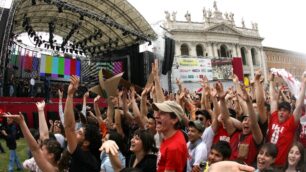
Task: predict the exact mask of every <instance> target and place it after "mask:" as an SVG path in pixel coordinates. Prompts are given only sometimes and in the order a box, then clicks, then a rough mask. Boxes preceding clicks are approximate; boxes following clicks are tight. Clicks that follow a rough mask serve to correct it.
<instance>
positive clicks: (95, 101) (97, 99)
mask: <svg viewBox="0 0 306 172" xmlns="http://www.w3.org/2000/svg"><path fill="white" fill-rule="evenodd" d="M99 100H100V95H97V97H95V98H94V103H97V102H98V101H99Z"/></svg>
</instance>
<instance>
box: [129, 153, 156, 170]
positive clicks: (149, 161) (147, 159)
mask: <svg viewBox="0 0 306 172" xmlns="http://www.w3.org/2000/svg"><path fill="white" fill-rule="evenodd" d="M135 158H136V157H135V155H132V157H131V160H130V163H129V167H133V164H134V161H135ZM156 161H157V156H156V155H154V154H147V155H145V156H144V157H143V159H142V160H141V161H140V162H138V164H137V165H136V166H135V168H138V169H141V170H142V171H143V172H156Z"/></svg>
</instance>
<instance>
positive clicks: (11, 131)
mask: <svg viewBox="0 0 306 172" xmlns="http://www.w3.org/2000/svg"><path fill="white" fill-rule="evenodd" d="M5 131H6V133H7V137H6V138H5V139H6V145H7V147H8V148H9V149H10V150H15V149H16V147H17V144H16V135H17V127H16V126H15V124H10V125H8V126H7V127H6V128H5Z"/></svg>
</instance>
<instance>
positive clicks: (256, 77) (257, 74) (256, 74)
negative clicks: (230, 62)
mask: <svg viewBox="0 0 306 172" xmlns="http://www.w3.org/2000/svg"><path fill="white" fill-rule="evenodd" d="M260 77H261V70H257V71H256V72H255V81H260Z"/></svg>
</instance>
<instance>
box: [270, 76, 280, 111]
mask: <svg viewBox="0 0 306 172" xmlns="http://www.w3.org/2000/svg"><path fill="white" fill-rule="evenodd" d="M269 91H270V99H271V102H270V104H271V113H273V112H275V111H277V108H278V95H277V94H276V92H275V89H274V74H270V87H269Z"/></svg>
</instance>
